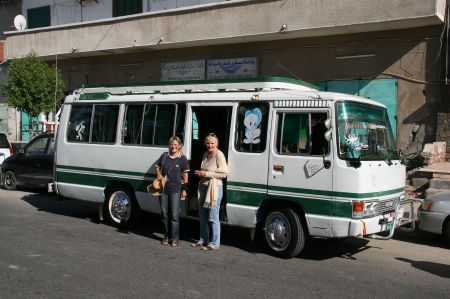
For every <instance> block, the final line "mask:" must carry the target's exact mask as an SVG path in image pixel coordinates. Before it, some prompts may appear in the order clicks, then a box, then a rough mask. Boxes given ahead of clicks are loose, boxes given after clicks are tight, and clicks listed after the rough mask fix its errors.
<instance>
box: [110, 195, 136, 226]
mask: <svg viewBox="0 0 450 299" xmlns="http://www.w3.org/2000/svg"><path fill="white" fill-rule="evenodd" d="M103 208H104V214H105V215H106V217H107V219H108V221H109V222H110V223H111V224H112V225H114V226H116V227H121V228H130V227H132V226H134V225H135V224H136V223H137V221H138V220H139V218H140V217H139V216H140V208H139V206H138V204H137V201H136V198H135V197H134V194H133V193H131V192H130V191H129V190H127V189H124V188H113V189H111V190H110V192H108V197H107V201H106V202H105V204H104V206H103Z"/></svg>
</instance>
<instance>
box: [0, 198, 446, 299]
mask: <svg viewBox="0 0 450 299" xmlns="http://www.w3.org/2000/svg"><path fill="white" fill-rule="evenodd" d="M147 216H148V217H146V219H145V221H144V222H143V223H142V225H141V226H140V227H139V228H137V229H134V230H132V231H120V230H117V229H115V228H113V227H111V226H108V225H105V224H104V223H99V222H98V217H97V207H96V206H95V205H93V204H90V203H83V202H79V201H74V200H65V201H56V200H55V197H54V196H53V195H42V194H35V193H31V192H24V191H14V192H8V191H5V190H0V298H89V297H95V298H141V297H143V298H179V297H183V298H205V297H209V298H260V297H263V298H283V297H296V298H303V297H304V298H332V297H337V298H342V297H345V298H361V297H365V298H374V297H405V298H406V297H410V298H450V249H447V248H445V245H444V243H443V242H442V241H441V240H440V239H439V238H436V237H435V236H432V235H427V234H424V233H400V234H398V235H397V237H396V238H395V239H394V240H390V241H380V240H366V239H348V240H344V241H332V240H313V241H312V242H311V243H310V244H309V246H308V248H307V249H306V250H305V251H304V253H302V255H301V256H300V257H298V258H293V259H290V260H283V259H279V258H275V257H272V256H270V255H267V254H266V253H264V252H262V251H260V250H259V249H258V248H255V246H254V245H253V244H252V243H251V242H250V241H249V238H248V231H246V230H242V229H237V228H232V227H224V229H223V234H222V239H223V242H224V244H223V246H221V249H220V250H219V251H217V252H204V251H201V250H198V249H194V248H191V247H189V244H190V242H191V241H192V240H193V239H194V238H195V237H196V235H197V229H198V224H197V223H196V222H194V221H184V222H183V223H182V240H181V244H180V246H179V247H178V248H170V247H163V246H161V245H160V237H161V230H160V223H159V219H157V217H155V216H154V217H152V215H147Z"/></svg>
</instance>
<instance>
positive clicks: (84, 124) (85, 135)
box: [67, 105, 92, 142]
mask: <svg viewBox="0 0 450 299" xmlns="http://www.w3.org/2000/svg"><path fill="white" fill-rule="evenodd" d="M91 115H92V105H73V106H72V110H71V111H70V118H69V125H68V126H67V141H69V142H89V131H90V128H91Z"/></svg>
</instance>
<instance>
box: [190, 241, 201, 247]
mask: <svg viewBox="0 0 450 299" xmlns="http://www.w3.org/2000/svg"><path fill="white" fill-rule="evenodd" d="M191 246H192V247H203V243H202V242H200V241H198V242H195V243H193V244H191Z"/></svg>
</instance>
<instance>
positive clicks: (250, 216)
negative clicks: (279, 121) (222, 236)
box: [227, 101, 270, 227]
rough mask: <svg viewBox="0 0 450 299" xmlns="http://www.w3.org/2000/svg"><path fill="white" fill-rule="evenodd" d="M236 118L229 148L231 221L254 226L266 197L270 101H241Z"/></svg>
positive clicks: (229, 217)
mask: <svg viewBox="0 0 450 299" xmlns="http://www.w3.org/2000/svg"><path fill="white" fill-rule="evenodd" d="M236 109H237V110H236V111H237V113H236V114H235V115H236V116H235V118H234V119H233V129H234V131H233V136H232V144H230V150H229V152H228V165H229V168H230V171H229V174H228V186H227V187H228V188H227V216H228V222H229V223H230V224H233V225H239V226H243V227H254V225H255V223H256V220H259V219H256V217H257V214H256V213H255V210H256V209H258V207H259V206H260V204H261V202H263V201H264V200H265V199H266V198H267V175H268V164H269V152H270V151H269V138H268V137H267V136H268V135H269V132H270V130H269V129H268V124H269V123H270V120H269V118H270V113H269V111H270V106H269V103H267V102H260V101H258V102H242V103H239V104H238V105H237V107H236Z"/></svg>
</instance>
